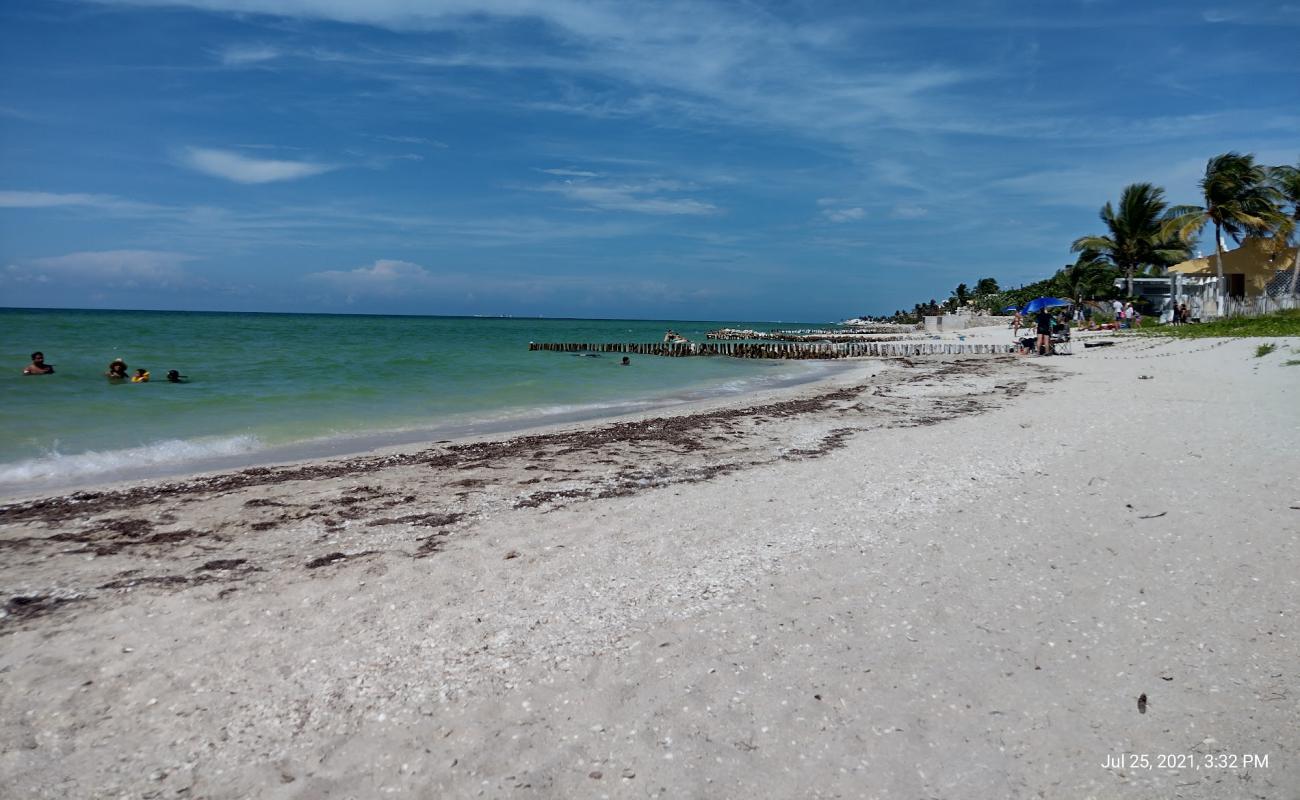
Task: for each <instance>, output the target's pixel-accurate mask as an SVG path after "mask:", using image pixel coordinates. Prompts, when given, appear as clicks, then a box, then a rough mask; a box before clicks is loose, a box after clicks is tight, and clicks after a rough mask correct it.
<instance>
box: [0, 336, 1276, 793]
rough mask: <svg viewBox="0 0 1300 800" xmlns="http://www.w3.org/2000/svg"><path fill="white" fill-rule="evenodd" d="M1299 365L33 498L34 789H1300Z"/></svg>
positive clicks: (30, 734)
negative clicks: (1119, 763)
mask: <svg viewBox="0 0 1300 800" xmlns="http://www.w3.org/2000/svg"><path fill="white" fill-rule="evenodd" d="M1002 335H1004V336H1005V335H1006V334H1005V330H1004V331H1003V334H1002ZM1275 341H1278V342H1279V343H1280V344H1281V345H1282V346H1281V347H1280V348H1279V350H1278V351H1277V352H1275V353H1272V354H1270V355H1268V356H1266V357H1263V358H1256V357H1255V356H1254V349H1255V346H1256V345H1257V344H1258V341H1253V340H1235V341H1222V340H1192V341H1170V340H1163V339H1139V340H1120V341H1119V342H1118V343H1117V344H1116V345H1115V346H1112V347H1107V348H1098V349H1091V350H1085V349H1084V348H1082V347H1081V346H1078V345H1076V349H1075V355H1073V356H1070V357H1055V358H1047V359H1037V358H1010V357H999V358H987V357H985V358H969V359H955V360H953V359H914V360H912V361H906V360H897V361H890V362H870V361H869V362H863V367H862V369H861V370H859V371H857V372H853V373H848V374H845V375H841V376H838V377H837V378H835V379H834V380H833V382H831V383H830V384H823V385H819V386H813V387H801V388H799V389H795V390H789V391H787V392H785V393H783V394H781V395H779V396H770V397H764V398H755V399H753V400H749V401H745V402H737V401H734V400H733V401H731V403H732V405H733V406H735V407H734V408H725V407H720V404H718V403H714V404H712V405H711V406H709V407H708V408H701V409H698V410H696V411H695V413H694V414H688V413H685V412H683V414H682V415H679V416H676V417H671V418H658V417H653V416H648V417H644V418H642V419H639V420H636V421H627V422H623V423H620V424H616V425H603V426H602V425H586V426H581V427H569V428H565V429H562V430H559V431H549V432H542V433H538V434H536V435H531V436H527V437H520V438H517V439H514V440H511V441H502V442H476V443H468V444H462V445H439V446H435V447H433V448H432V449H430V450H427V451H424V452H422V453H416V452H414V451H413V450H411V451H408V452H405V453H401V454H399V453H394V452H389V453H383V454H377V455H375V456H371V457H358V458H354V459H344V460H336V461H331V462H321V463H319V464H314V465H305V466H298V467H293V468H286V469H284V470H274V469H272V470H266V469H262V470H250V471H245V472H243V473H238V474H234V475H228V476H207V477H205V478H202V479H196V480H194V481H190V482H173V483H169V484H149V485H142V486H139V487H135V488H118V489H113V490H111V491H107V490H106V491H105V492H100V493H86V494H82V495H73V496H65V497H62V498H53V499H49V500H43V501H42V500H38V501H32V502H22V503H17V504H13V505H9V506H6V507H4V508H0V549H2V550H3V552H4V559H3V560H2V562H0V590H2V591H3V593H4V597H5V599H6V601H7V605H6V611H7V616H6V617H5V618H3V619H2V620H0V751H2V752H0V796H3V797H6V798H7V797H13V798H65V797H78V798H81V797H86V798H100V797H103V798H109V797H112V798H155V797H157V798H170V797H182V798H200V797H202V798H211V799H213V800H215V799H216V798H244V797H257V798H370V797H380V796H390V795H391V796H399V797H429V798H433V797H475V796H483V797H674V798H675V797H726V798H730V797H862V798H916V797H927V798H928V797H933V798H962V797H1047V798H1052V797H1067V798H1083V797H1097V798H1112V797H1134V798H1148V797H1178V798H1221V797H1258V798H1278V797H1295V796H1297V795H1296V791H1297V787H1300V756H1297V747H1296V743H1297V742H1300V678H1298V675H1297V668H1298V665H1300V624H1297V616H1296V614H1297V602H1296V601H1297V598H1300V552H1298V551H1297V548H1296V544H1297V537H1298V536H1300V486H1298V485H1297V480H1296V476H1297V474H1300V414H1298V413H1297V411H1296V409H1297V406H1298V399H1300V367H1295V366H1290V367H1288V366H1284V365H1283V362H1284V361H1285V360H1287V359H1295V358H1298V357H1300V339H1290V340H1275ZM741 406H743V407H744V408H741ZM751 407H756V408H757V410H746V409H750V408H751ZM1140 695H1145V697H1146V700H1147V702H1146V704H1145V706H1144V709H1143V710H1139V704H1138V698H1139V696H1140ZM1119 754H1129V755H1130V756H1133V757H1137V756H1145V757H1146V759H1147V760H1146V762H1145V763H1146V765H1147V767H1149V768H1144V767H1143V766H1142V762H1140V761H1138V762H1135V761H1134V760H1132V759H1129V758H1128V756H1125V757H1124V761H1125V764H1124V766H1123V767H1120V768H1115V767H1113V766H1111V767H1108V766H1106V763H1107V760H1108V759H1113V758H1115V757H1117V756H1118V755H1119ZM1161 757H1164V760H1163V761H1161V760H1160V759H1161ZM1264 759H1267V761H1266V763H1264V761H1263V760H1264ZM1162 764H1163V766H1162ZM1170 766H1172V767H1174V768H1169V767H1170Z"/></svg>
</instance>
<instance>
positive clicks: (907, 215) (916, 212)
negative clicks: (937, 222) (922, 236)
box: [889, 204, 930, 219]
mask: <svg viewBox="0 0 1300 800" xmlns="http://www.w3.org/2000/svg"><path fill="white" fill-rule="evenodd" d="M929 215H930V211H929V209H926V208H923V207H921V206H914V205H907V204H900V205H896V206H894V207H893V208H892V209H890V211H889V216H890V217H891V218H892V219H921V218H922V217H928V216H929Z"/></svg>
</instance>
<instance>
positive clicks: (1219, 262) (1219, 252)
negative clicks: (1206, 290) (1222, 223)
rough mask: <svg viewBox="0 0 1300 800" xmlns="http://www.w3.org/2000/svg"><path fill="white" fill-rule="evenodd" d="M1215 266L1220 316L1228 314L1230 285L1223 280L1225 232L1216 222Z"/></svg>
mask: <svg viewBox="0 0 1300 800" xmlns="http://www.w3.org/2000/svg"><path fill="white" fill-rule="evenodd" d="M1214 268H1215V270H1216V271H1217V272H1218V273H1219V287H1218V289H1219V292H1218V294H1219V316H1221V317H1226V316H1228V286H1227V283H1226V282H1225V281H1224V280H1223V234H1222V233H1221V232H1220V230H1219V223H1217V222H1216V223H1214Z"/></svg>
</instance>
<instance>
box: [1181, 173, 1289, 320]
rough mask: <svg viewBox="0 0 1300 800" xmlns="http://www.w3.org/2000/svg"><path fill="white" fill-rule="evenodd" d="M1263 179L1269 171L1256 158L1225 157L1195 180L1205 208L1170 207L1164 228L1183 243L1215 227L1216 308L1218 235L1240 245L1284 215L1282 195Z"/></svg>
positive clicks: (1222, 291) (1222, 302)
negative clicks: (1206, 229) (1281, 202)
mask: <svg viewBox="0 0 1300 800" xmlns="http://www.w3.org/2000/svg"><path fill="white" fill-rule="evenodd" d="M1268 177H1269V174H1268V169H1267V168H1266V167H1264V166H1263V165H1262V164H1256V163H1255V156H1253V155H1250V154H1247V155H1241V154H1240V153H1224V154H1223V155H1219V156H1215V157H1214V158H1211V159H1210V160H1209V161H1208V162H1207V163H1206V164H1205V177H1204V178H1202V179H1201V182H1200V187H1201V193H1202V194H1203V196H1204V199H1205V205H1203V206H1175V207H1173V208H1171V209H1169V212H1168V223H1167V228H1166V229H1167V230H1168V231H1169V232H1170V233H1175V234H1177V235H1178V237H1179V238H1180V239H1182V241H1184V242H1188V241H1190V240H1191V238H1192V237H1193V236H1195V235H1196V234H1197V233H1198V232H1199V231H1200V230H1201V228H1203V227H1205V226H1206V225H1214V254H1215V256H1214V265H1215V269H1216V271H1217V272H1218V275H1219V307H1220V309H1222V308H1224V307H1225V306H1226V299H1227V289H1228V287H1227V285H1226V284H1225V283H1224V280H1223V234H1225V233H1226V234H1228V235H1229V236H1231V237H1232V239H1233V241H1235V242H1236V243H1237V244H1241V240H1242V238H1243V237H1245V236H1247V235H1250V234H1255V235H1262V234H1265V233H1268V232H1269V231H1271V230H1276V229H1277V226H1278V224H1279V222H1280V219H1281V217H1282V216H1283V214H1282V212H1281V211H1280V210H1279V209H1278V207H1277V201H1278V200H1280V199H1281V195H1280V194H1279V193H1278V190H1277V189H1276V188H1275V187H1273V186H1271V185H1270V184H1269V182H1268ZM1220 313H1222V312H1220Z"/></svg>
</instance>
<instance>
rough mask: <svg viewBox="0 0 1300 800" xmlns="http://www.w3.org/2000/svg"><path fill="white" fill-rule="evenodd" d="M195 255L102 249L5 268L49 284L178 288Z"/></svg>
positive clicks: (10, 274) (21, 279) (16, 277)
mask: <svg viewBox="0 0 1300 800" xmlns="http://www.w3.org/2000/svg"><path fill="white" fill-rule="evenodd" d="M194 260H195V257H194V256H191V255H188V254H186V253H172V252H166V251H158V250H99V251H85V252H78V253H68V254H67V255H62V256H48V257H45V258H32V259H27V260H25V261H20V262H17V263H13V264H8V265H6V266H5V268H4V275H5V278H6V279H7V280H11V281H15V282H17V283H37V284H48V283H52V282H54V281H57V280H63V281H68V280H73V281H78V282H85V283H89V284H92V285H94V286H97V287H107V288H119V289H121V288H136V287H141V286H145V287H150V288H153V287H159V286H162V287H174V286H176V285H178V284H181V283H185V282H188V281H190V280H191V276H190V275H188V274H187V273H186V272H185V270H183V269H182V268H181V267H182V265H184V264H185V263H187V262H190V261H194Z"/></svg>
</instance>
